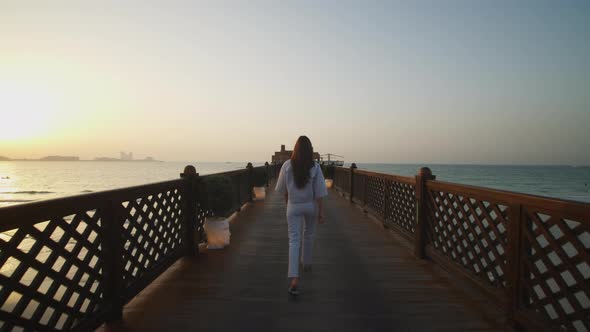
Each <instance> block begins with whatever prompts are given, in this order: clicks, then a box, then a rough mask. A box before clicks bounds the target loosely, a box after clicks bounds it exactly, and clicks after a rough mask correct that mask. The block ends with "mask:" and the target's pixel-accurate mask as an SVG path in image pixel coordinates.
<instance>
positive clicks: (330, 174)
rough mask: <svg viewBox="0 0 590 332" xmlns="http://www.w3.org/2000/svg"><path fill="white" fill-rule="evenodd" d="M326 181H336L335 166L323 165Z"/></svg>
mask: <svg viewBox="0 0 590 332" xmlns="http://www.w3.org/2000/svg"><path fill="white" fill-rule="evenodd" d="M321 167H322V173H323V174H324V178H325V179H334V169H335V166H334V165H321Z"/></svg>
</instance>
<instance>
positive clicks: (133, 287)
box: [0, 164, 278, 331]
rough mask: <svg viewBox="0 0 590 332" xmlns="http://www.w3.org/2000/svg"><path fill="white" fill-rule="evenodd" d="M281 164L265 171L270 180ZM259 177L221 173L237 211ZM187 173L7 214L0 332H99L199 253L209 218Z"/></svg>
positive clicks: (3, 214)
mask: <svg viewBox="0 0 590 332" xmlns="http://www.w3.org/2000/svg"><path fill="white" fill-rule="evenodd" d="M277 167H278V166H276V165H266V166H261V168H265V169H266V171H267V174H269V176H270V177H274V174H276V171H275V169H276V168H277ZM253 170H254V168H253V167H252V166H251V164H250V165H249V166H248V168H246V169H244V170H237V171H232V172H225V173H219V174H223V175H227V176H229V177H230V178H231V179H232V184H233V188H234V197H233V202H232V203H233V206H234V207H235V210H236V211H237V210H239V209H240V207H241V206H242V205H243V204H244V203H246V202H248V201H250V200H252V183H253V182H252V174H253ZM181 176H182V178H181V179H178V180H172V181H166V182H160V183H154V184H147V185H142V186H137V187H131V188H123V189H116V190H110V191H103V192H97V193H91V194H86V195H80V196H73V197H65V198H58V199H52V200H46V201H39V202H32V203H27V204H21V205H15V206H9V207H4V208H0V267H1V270H0V324H1V325H0V330H1V331H11V330H14V329H17V330H19V329H23V330H30V331H40V330H75V331H88V330H92V329H93V328H96V327H98V326H99V325H100V324H102V323H103V322H108V321H113V320H117V319H119V318H120V317H121V315H122V308H123V305H124V304H126V303H127V302H129V301H130V300H131V299H132V298H133V297H134V296H135V295H137V294H138V293H139V292H140V291H141V290H142V289H144V288H145V287H146V286H147V285H148V284H150V283H151V282H152V281H153V280H154V279H155V278H156V277H158V276H159V275H160V274H161V273H162V272H164V271H165V270H166V269H167V268H168V267H169V266H170V265H171V264H172V263H174V262H175V261H176V260H177V259H179V258H180V257H182V256H186V255H195V254H196V253H198V245H197V242H199V241H200V239H201V238H202V232H203V222H204V220H205V218H206V217H207V216H208V215H210V214H211V212H210V211H209V210H208V209H207V208H206V206H205V204H204V203H203V202H205V200H204V198H205V197H203V196H204V193H203V190H200V188H202V185H201V178H200V177H199V175H198V174H197V173H196V172H195V171H194V167H192V168H191V167H187V169H185V172H184V173H183V174H182V175H181ZM208 176H210V175H208Z"/></svg>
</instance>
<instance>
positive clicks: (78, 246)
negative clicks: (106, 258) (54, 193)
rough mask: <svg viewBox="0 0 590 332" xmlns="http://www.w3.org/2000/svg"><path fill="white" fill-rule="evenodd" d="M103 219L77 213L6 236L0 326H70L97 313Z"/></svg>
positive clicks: (1, 238) (0, 243)
mask: <svg viewBox="0 0 590 332" xmlns="http://www.w3.org/2000/svg"><path fill="white" fill-rule="evenodd" d="M101 223H102V218H101V213H100V212H99V211H97V210H89V211H77V212H75V213H73V214H70V215H66V216H61V217H56V218H52V219H50V220H45V221H43V222H38V223H35V224H28V225H24V226H21V227H19V228H18V229H15V230H11V231H7V232H4V233H1V234H0V266H1V269H0V306H1V307H0V313H1V317H2V319H1V327H0V330H2V331H11V330H21V329H23V330H31V331H32V330H35V331H38V330H70V329H72V328H76V327H78V326H80V325H81V324H83V323H84V322H85V321H86V320H88V319H90V318H92V316H94V315H96V312H97V311H98V309H99V304H100V302H101V300H102V298H103V285H102V282H103V276H102V267H101V264H102V258H101V247H100V245H99V243H100V225H101Z"/></svg>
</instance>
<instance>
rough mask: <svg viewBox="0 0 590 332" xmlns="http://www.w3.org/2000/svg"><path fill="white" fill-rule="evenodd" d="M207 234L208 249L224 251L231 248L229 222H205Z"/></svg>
mask: <svg viewBox="0 0 590 332" xmlns="http://www.w3.org/2000/svg"><path fill="white" fill-rule="evenodd" d="M204 228H205V234H207V249H222V248H223V247H226V246H229V238H230V232H229V220H228V219H221V220H215V219H213V220H211V219H210V218H207V219H206V220H205V225H204Z"/></svg>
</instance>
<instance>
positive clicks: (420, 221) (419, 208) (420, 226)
mask: <svg viewBox="0 0 590 332" xmlns="http://www.w3.org/2000/svg"><path fill="white" fill-rule="evenodd" d="M435 178H436V177H435V176H434V175H432V171H431V170H430V168H428V167H422V168H420V170H419V171H418V174H417V175H416V189H415V193H416V228H415V234H414V236H415V238H414V255H416V257H418V258H420V259H424V258H425V257H426V252H425V251H426V242H427V236H426V232H427V231H428V210H427V209H428V203H427V201H428V192H427V189H426V181H428V180H434V179H435Z"/></svg>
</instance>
